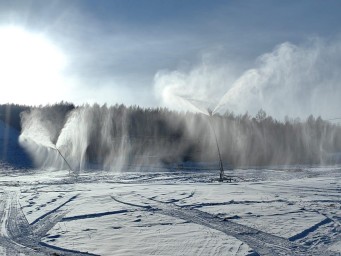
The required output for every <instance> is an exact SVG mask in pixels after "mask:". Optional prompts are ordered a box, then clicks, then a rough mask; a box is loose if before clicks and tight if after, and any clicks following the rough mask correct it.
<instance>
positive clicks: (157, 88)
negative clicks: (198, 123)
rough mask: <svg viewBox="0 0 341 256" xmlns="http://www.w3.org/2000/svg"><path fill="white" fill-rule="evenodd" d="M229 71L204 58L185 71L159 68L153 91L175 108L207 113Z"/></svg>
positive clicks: (229, 73)
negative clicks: (195, 65)
mask: <svg viewBox="0 0 341 256" xmlns="http://www.w3.org/2000/svg"><path fill="white" fill-rule="evenodd" d="M232 77H233V76H232V73H231V71H230V70H229V68H228V67H227V66H226V65H221V66H218V65H214V64H212V62H211V61H207V60H203V62H202V63H201V64H200V65H199V66H197V67H195V68H193V69H192V70H190V71H188V72H186V71H165V70H164V71H159V72H157V74H156V75H155V77H154V93H155V96H156V97H157V98H158V99H159V100H160V104H161V105H162V106H164V107H168V108H170V109H174V110H180V111H181V110H185V111H187V110H190V111H193V112H201V113H203V114H206V115H207V114H208V112H207V109H208V108H210V109H212V108H213V107H214V106H215V105H216V102H217V101H218V100H219V99H220V95H221V94H222V93H223V92H224V88H226V86H227V84H229V83H230V82H231V78H232Z"/></svg>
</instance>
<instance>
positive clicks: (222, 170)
mask: <svg viewBox="0 0 341 256" xmlns="http://www.w3.org/2000/svg"><path fill="white" fill-rule="evenodd" d="M209 113H210V112H209ZM211 120H212V114H211V113H210V115H209V124H210V126H211V129H212V131H213V134H214V138H215V143H216V145H217V150H218V156H219V167H220V174H219V181H221V182H222V181H224V166H223V161H222V160H221V154H220V148H219V144H218V139H217V134H216V133H215V130H214V127H213V125H212V123H211Z"/></svg>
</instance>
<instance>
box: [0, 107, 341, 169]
mask: <svg viewBox="0 0 341 256" xmlns="http://www.w3.org/2000/svg"><path fill="white" fill-rule="evenodd" d="M0 119H1V120H3V121H4V122H6V123H8V124H9V125H11V126H12V127H14V128H15V129H17V130H19V131H21V132H22V134H26V135H29V132H28V131H29V130H30V129H31V130H37V131H43V130H44V132H45V133H47V134H48V138H49V140H50V141H51V143H53V144H54V145H56V146H57V147H59V149H60V150H61V151H62V152H64V153H65V154H66V155H67V157H69V158H70V159H71V160H70V161H71V162H72V163H73V166H77V167H79V168H84V167H86V166H87V165H89V164H99V165H101V166H102V167H104V168H109V169H110V168H112V166H116V167H117V165H118V163H119V164H120V167H121V168H122V166H129V165H148V164H155V163H160V164H164V165H170V164H179V163H183V162H188V161H190V162H214V161H217V159H218V155H217V147H216V142H215V138H214V133H215V134H216V136H217V141H218V144H219V147H220V151H221V156H222V159H223V161H224V163H226V164H228V165H230V166H233V167H243V166H265V165H289V164H302V165H303V164H304V165H315V164H316V165H318V164H334V163H339V162H340V152H341V126H340V125H338V124H333V123H331V122H328V121H325V120H323V119H322V118H321V117H317V118H315V117H313V116H309V117H308V118H307V119H306V120H303V121H302V120H300V119H299V118H295V119H291V118H289V117H288V118H285V120H284V121H278V120H275V119H273V118H272V117H271V116H268V115H267V114H266V112H265V111H264V110H260V111H259V112H258V114H257V115H256V116H254V117H252V116H250V115H248V114H247V113H246V114H243V115H235V114H233V113H231V112H226V113H225V114H223V115H220V114H218V115H213V116H207V115H204V114H200V113H192V112H176V111H170V110H168V109H165V108H141V107H138V106H130V107H127V106H124V105H118V104H117V105H114V106H107V105H106V104H105V105H102V106H100V105H98V104H94V105H83V106H75V105H73V104H71V103H67V102H61V103H58V104H54V105H46V106H34V107H30V106H22V105H14V104H4V105H0ZM25 129H26V130H25ZM25 131H26V132H25ZM31 139H32V141H34V142H35V140H36V139H35V136H34V135H32V136H31ZM36 143H37V142H36ZM37 144H38V143H37ZM38 152H41V151H35V152H34V151H32V152H31V154H32V157H33V158H35V159H36V160H35V162H36V164H37V165H46V164H49V163H48V162H46V159H44V161H42V160H39V157H38V156H37V155H35V154H41V153H38ZM80 159H81V160H80Z"/></svg>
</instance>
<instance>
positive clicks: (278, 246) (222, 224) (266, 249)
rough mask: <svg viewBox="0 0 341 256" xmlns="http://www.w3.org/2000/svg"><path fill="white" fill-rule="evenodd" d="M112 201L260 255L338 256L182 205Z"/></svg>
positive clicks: (117, 199) (152, 201) (150, 200)
mask: <svg viewBox="0 0 341 256" xmlns="http://www.w3.org/2000/svg"><path fill="white" fill-rule="evenodd" d="M112 198H113V199H114V200H115V201H116V202H119V203H122V204H125V205H129V206H132V207H138V208H142V209H144V210H147V211H153V212H157V213H160V214H163V215H167V216H171V217H175V218H178V219H182V220H185V221H188V222H192V223H195V224H198V225H202V226H205V227H208V228H211V229H215V230H218V231H221V232H223V233H225V234H226V235H229V236H233V237H235V238H237V239H239V240H240V241H242V242H244V243H246V244H248V245H249V246H250V247H251V248H252V249H253V250H254V251H255V253H257V254H258V255H279V256H280V255H293V256H294V255H297V256H302V255H321V256H322V255H325V256H327V255H328V256H329V255H334V254H335V253H334V254H333V253H331V252H328V251H317V250H315V251H312V249H311V248H309V247H307V246H303V245H300V244H297V243H295V242H292V241H289V240H288V239H285V238H282V237H279V236H275V235H272V234H269V233H266V232H263V231H261V230H257V229H254V228H251V227H248V226H245V225H241V224H238V223H234V222H231V221H227V220H223V219H221V218H218V217H216V216H214V215H212V214H209V213H206V212H202V211H200V210H197V209H194V208H192V207H190V206H182V207H180V206H178V205H176V204H174V202H172V201H170V202H162V201H158V200H154V199H152V198H145V199H148V200H149V201H148V202H149V203H148V204H147V205H138V204H134V203H130V202H126V201H124V200H121V199H119V198H117V197H115V196H112Z"/></svg>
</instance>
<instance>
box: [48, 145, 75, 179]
mask: <svg viewBox="0 0 341 256" xmlns="http://www.w3.org/2000/svg"><path fill="white" fill-rule="evenodd" d="M50 148H52V149H55V150H57V152H58V153H59V155H60V156H61V157H62V158H63V160H64V162H65V163H66V164H67V166H68V167H69V175H70V174H71V172H72V168H71V166H70V165H69V163H68V161H66V159H65V157H64V156H63V155H62V153H61V152H60V151H59V149H58V148H57V147H56V146H55V147H54V148H53V147H50Z"/></svg>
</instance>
